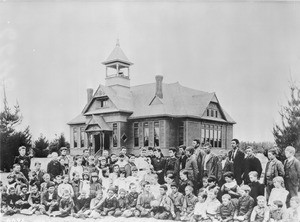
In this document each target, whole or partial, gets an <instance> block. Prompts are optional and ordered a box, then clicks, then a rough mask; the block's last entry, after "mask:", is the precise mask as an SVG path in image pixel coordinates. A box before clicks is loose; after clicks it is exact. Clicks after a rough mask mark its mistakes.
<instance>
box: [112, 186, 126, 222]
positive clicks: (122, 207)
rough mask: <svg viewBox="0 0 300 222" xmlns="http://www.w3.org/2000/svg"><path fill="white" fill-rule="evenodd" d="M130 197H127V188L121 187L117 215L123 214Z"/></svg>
mask: <svg viewBox="0 0 300 222" xmlns="http://www.w3.org/2000/svg"><path fill="white" fill-rule="evenodd" d="M128 204H129V203H128V199H127V198H126V190H124V189H123V188H121V189H120V190H119V198H118V207H117V209H116V212H115V214H114V216H115V217H119V216H121V215H122V214H123V213H124V212H125V210H126V209H127V207H128Z"/></svg>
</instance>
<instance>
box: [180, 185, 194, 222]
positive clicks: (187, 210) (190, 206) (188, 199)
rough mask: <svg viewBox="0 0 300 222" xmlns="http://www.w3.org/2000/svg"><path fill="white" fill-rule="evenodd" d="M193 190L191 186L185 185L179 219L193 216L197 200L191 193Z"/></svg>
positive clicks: (187, 218) (185, 219)
mask: <svg viewBox="0 0 300 222" xmlns="http://www.w3.org/2000/svg"><path fill="white" fill-rule="evenodd" d="M193 191H194V189H193V187H191V186H189V185H188V186H186V187H185V196H184V199H183V206H182V212H181V218H180V219H181V220H184V221H187V220H189V219H190V218H192V216H193V213H194V209H195V204H196V203H197V201H198V199H197V197H196V196H195V195H194V194H193Z"/></svg>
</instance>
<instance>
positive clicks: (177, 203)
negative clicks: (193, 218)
mask: <svg viewBox="0 0 300 222" xmlns="http://www.w3.org/2000/svg"><path fill="white" fill-rule="evenodd" d="M171 189H172V192H171V194H170V195H169V197H170V198H171V200H172V202H173V205H174V208H173V209H174V211H173V212H171V214H172V217H173V219H174V220H180V214H181V212H182V205H183V199H184V196H183V194H182V193H180V192H178V187H177V185H176V183H172V184H171Z"/></svg>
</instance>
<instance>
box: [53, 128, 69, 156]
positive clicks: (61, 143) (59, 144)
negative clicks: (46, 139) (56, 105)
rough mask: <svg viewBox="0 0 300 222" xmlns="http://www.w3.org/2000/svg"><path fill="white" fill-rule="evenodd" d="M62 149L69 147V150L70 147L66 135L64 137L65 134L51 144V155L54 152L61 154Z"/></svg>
mask: <svg viewBox="0 0 300 222" xmlns="http://www.w3.org/2000/svg"><path fill="white" fill-rule="evenodd" d="M61 147H67V148H69V147H70V144H69V143H68V142H67V141H66V138H65V135H64V134H63V133H61V134H60V135H59V137H57V138H55V139H54V140H53V141H52V142H51V143H50V146H49V151H50V153H52V152H57V153H59V149H60V148H61Z"/></svg>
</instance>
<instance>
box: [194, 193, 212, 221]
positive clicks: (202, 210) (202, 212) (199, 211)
mask: <svg viewBox="0 0 300 222" xmlns="http://www.w3.org/2000/svg"><path fill="white" fill-rule="evenodd" d="M206 199H207V193H206V191H205V189H203V188H202V189H200V190H199V192H198V202H197V203H196V205H195V209H194V215H193V217H191V220H190V222H198V221H202V220H203V219H208V217H207V215H206V210H207V203H206Z"/></svg>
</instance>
